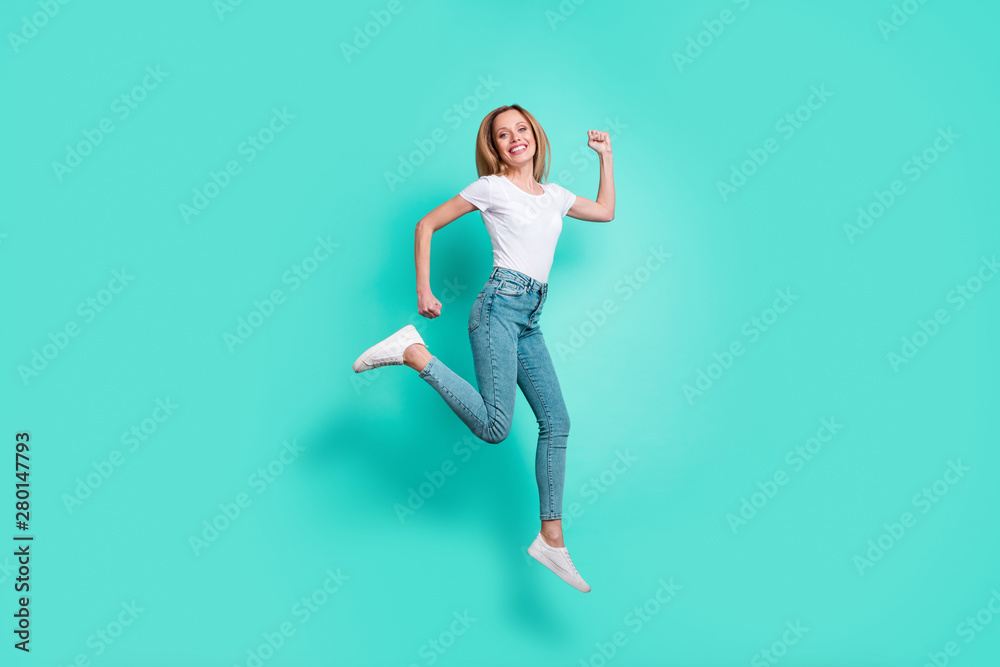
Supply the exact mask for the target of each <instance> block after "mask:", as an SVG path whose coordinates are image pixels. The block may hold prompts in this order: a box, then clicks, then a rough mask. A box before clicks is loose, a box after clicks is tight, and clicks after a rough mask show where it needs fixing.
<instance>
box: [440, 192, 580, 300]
mask: <svg viewBox="0 0 1000 667" xmlns="http://www.w3.org/2000/svg"><path fill="white" fill-rule="evenodd" d="M540 185H541V186H542V189H543V190H544V191H545V194H541V195H532V194H528V193H527V192H525V191H524V190H522V189H521V188H519V187H517V186H516V185H514V184H513V183H511V182H510V180H508V179H507V177H505V176H500V175H499V174H490V175H488V176H480V177H479V179H478V180H475V181H473V182H472V183H470V184H469V185H468V186H466V188H465V189H464V190H462V191H461V192H459V193H458V194H460V195H461V196H462V198H463V199H465V200H466V201H468V202H470V203H471V204H472V205H473V206H475V207H476V208H478V209H479V210H480V211H481V212H482V216H483V223H485V225H486V229H487V231H489V233H490V240H491V241H492V242H493V266H500V267H503V268H506V269H514V270H515V271H520V272H521V273H523V274H525V275H528V276H531V277H532V278H534V279H535V280H537V281H538V282H542V283H546V282H548V280H549V270H550V269H551V268H552V258H553V256H554V255H555V251H556V242H557V241H558V240H559V233H560V232H561V231H562V219H563V216H565V215H566V212H567V211H569V209H570V208H572V206H573V203H574V202H575V201H576V195H575V194H573V193H572V192H570V191H569V190H567V189H566V188H564V187H562V186H561V185H557V184H555V183H540Z"/></svg>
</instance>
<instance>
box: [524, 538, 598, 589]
mask: <svg viewBox="0 0 1000 667" xmlns="http://www.w3.org/2000/svg"><path fill="white" fill-rule="evenodd" d="M528 553H529V554H530V555H531V557H532V558H534V559H535V560H537V561H538V562H539V563H541V564H542V565H544V566H545V567H547V568H549V569H550V570H552V571H553V572H555V573H556V574H557V575H559V578H560V579H562V580H563V581H565V582H566V583H567V584H569V585H570V586H572V587H573V588H575V589H577V590H580V591H583V592H584V593H589V592H590V585H589V584H588V583H587V582H586V581H584V580H583V577H581V576H580V573H579V572H577V571H576V566H574V565H573V559H571V558H570V557H569V551H567V549H566V547H551V546H549V544H548V543H547V542H546V541H545V540H544V539H542V534H541V533H538V537H536V538H535V541H534V542H532V543H531V546H530V547H528Z"/></svg>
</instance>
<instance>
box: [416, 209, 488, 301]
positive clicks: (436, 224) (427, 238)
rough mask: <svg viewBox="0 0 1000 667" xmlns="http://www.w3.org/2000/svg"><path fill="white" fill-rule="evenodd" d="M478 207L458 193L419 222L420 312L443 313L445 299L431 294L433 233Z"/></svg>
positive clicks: (418, 280) (418, 292) (417, 256)
mask: <svg viewBox="0 0 1000 667" xmlns="http://www.w3.org/2000/svg"><path fill="white" fill-rule="evenodd" d="M475 210H476V207H475V206H473V205H472V204H471V203H470V202H468V201H467V200H466V199H465V198H464V197H462V196H461V195H455V196H454V197H452V198H451V199H449V200H448V201H446V202H444V203H443V204H441V205H440V206H438V207H437V208H435V209H434V210H433V211H431V212H430V213H428V214H427V215H425V216H424V217H422V218H421V219H420V222H418V223H417V229H416V232H415V234H414V236H415V239H414V258H415V261H416V265H417V312H419V313H420V314H421V315H423V316H424V317H428V318H431V319H433V318H435V317H437V316H439V315H440V314H441V302H440V301H438V300H437V299H436V298H434V294H432V293H431V275H430V266H431V236H432V235H433V234H434V232H436V231H437V230H439V229H441V228H442V227H444V226H445V225H447V224H448V223H451V222H454V221H455V220H457V219H458V218H460V217H462V216H463V215H465V214H466V213H471V212H473V211H475Z"/></svg>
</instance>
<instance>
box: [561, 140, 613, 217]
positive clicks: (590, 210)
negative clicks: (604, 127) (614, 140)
mask: <svg viewBox="0 0 1000 667" xmlns="http://www.w3.org/2000/svg"><path fill="white" fill-rule="evenodd" d="M587 136H588V137H589V141H587V145H588V146H590V147H591V148H593V149H594V150H595V151H596V152H597V156H598V158H600V163H601V175H600V179H601V180H600V183H599V184H598V186H597V201H591V200H590V199H587V198H586V197H581V196H579V195H577V197H576V201H575V202H574V203H573V206H571V207H570V209H569V210H568V211H567V212H566V215H568V216H569V217H571V218H577V219H578V220H587V221H589V222H611V221H612V220H614V219H615V177H614V169H613V164H612V160H611V137H610V136H608V133H607V132H600V131H598V130H587Z"/></svg>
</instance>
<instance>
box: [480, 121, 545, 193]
mask: <svg viewBox="0 0 1000 667" xmlns="http://www.w3.org/2000/svg"><path fill="white" fill-rule="evenodd" d="M511 109H515V110H517V111H520V112H521V114H523V115H524V118H525V119H526V120H527V121H528V124H529V125H531V132H532V134H534V135H535V155H534V157H533V158H532V159H533V160H534V162H533V165H534V169H533V171H534V176H535V180H536V181H537V182H539V183H543V182H545V180H544V179H548V174H549V164H548V160H549V138H548V137H547V136H545V130H543V129H542V126H541V125H539V124H538V121H537V120H535V117H534V116H532V115H531V114H530V113H528V111H527V110H526V109H524V108H523V107H522V106H521V105H519V104H509V105H505V106H502V107H497V108H496V109H494V110H493V111H491V112H489V113H488V114H486V118H483V122H482V123H480V124H479V134H478V136H477V137H476V172H478V174H479V176H480V177H482V176H489V175H491V174H500V175H503V174H506V173H507V163H506V162H504V161H503V159H501V157H500V153H499V151H498V150H497V147H496V142H495V141H494V139H493V121H494V120H495V119H496V117H497V116H499V115H500V114H502V113H503V112H504V111H510V110H511Z"/></svg>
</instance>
